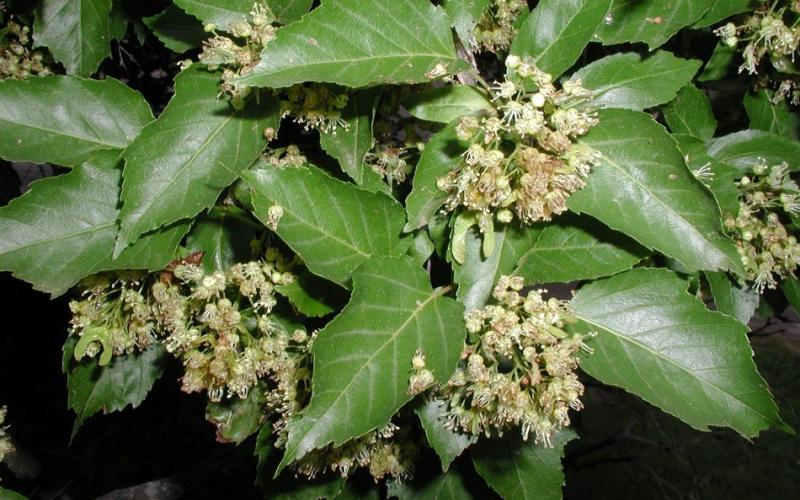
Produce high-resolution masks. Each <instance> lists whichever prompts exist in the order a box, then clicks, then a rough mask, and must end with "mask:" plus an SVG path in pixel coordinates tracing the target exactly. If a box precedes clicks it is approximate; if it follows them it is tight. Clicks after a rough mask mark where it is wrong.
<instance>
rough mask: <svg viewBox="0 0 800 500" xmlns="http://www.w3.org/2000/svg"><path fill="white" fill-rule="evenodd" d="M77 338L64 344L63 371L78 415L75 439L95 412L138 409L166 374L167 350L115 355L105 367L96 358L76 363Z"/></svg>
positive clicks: (155, 347) (156, 348) (156, 347)
mask: <svg viewBox="0 0 800 500" xmlns="http://www.w3.org/2000/svg"><path fill="white" fill-rule="evenodd" d="M76 343H77V339H76V338H75V337H70V338H69V339H68V340H67V342H66V343H65V344H64V356H63V359H62V369H63V372H64V373H65V374H66V375H67V404H68V405H69V407H70V408H71V409H72V410H73V411H74V412H75V413H76V417H75V424H74V426H73V428H72V437H75V434H77V432H78V429H79V428H80V426H81V425H83V423H84V422H85V421H86V419H87V418H89V417H91V416H92V415H94V414H95V413H98V412H100V411H102V412H103V413H111V412H114V411H122V410H124V409H125V407H127V406H128V405H130V406H131V407H132V408H136V407H137V406H139V405H140V404H142V401H144V399H145V398H146V397H147V393H149V392H150V389H152V387H153V384H154V383H155V381H156V380H158V378H159V377H160V376H161V374H162V373H164V368H165V366H166V361H167V358H168V355H167V351H166V349H164V347H163V346H162V345H161V344H154V345H153V346H151V347H150V348H148V349H147V350H145V351H143V352H141V353H136V354H128V355H125V356H114V357H113V359H112V361H111V363H109V364H108V365H106V366H104V367H100V366H98V365H97V359H96V358H94V359H88V360H87V359H84V360H83V361H81V362H77V361H75V360H74V358H73V355H72V354H73V351H74V349H75V344H76Z"/></svg>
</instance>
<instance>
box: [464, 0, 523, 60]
mask: <svg viewBox="0 0 800 500" xmlns="http://www.w3.org/2000/svg"><path fill="white" fill-rule="evenodd" d="M527 9H528V2H526V1H525V0H492V1H491V3H490V4H489V6H488V7H487V8H486V10H484V12H483V15H482V16H481V18H480V19H479V20H478V24H477V25H476V26H475V30H474V31H473V35H474V36H475V45H476V46H477V47H478V48H480V49H481V50H484V51H487V52H498V51H503V50H508V48H509V47H510V46H511V41H512V40H514V37H515V36H516V34H517V29H516V28H515V27H514V22H515V21H516V20H517V17H519V15H520V14H522V13H523V12H524V11H526V10H527Z"/></svg>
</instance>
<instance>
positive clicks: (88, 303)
mask: <svg viewBox="0 0 800 500" xmlns="http://www.w3.org/2000/svg"><path fill="white" fill-rule="evenodd" d="M146 278H147V276H146V274H144V273H139V272H135V271H131V272H121V273H101V274H97V275H94V276H90V277H89V278H87V279H85V280H83V281H82V282H81V288H83V292H82V294H81V295H82V297H81V299H80V300H72V301H70V303H69V308H70V311H71V312H72V319H71V320H70V332H71V333H72V334H73V335H76V336H77V337H79V340H78V343H77V344H76V346H75V358H76V359H78V360H80V359H81V358H83V357H84V356H86V357H90V358H92V357H94V356H97V355H98V354H99V355H100V358H99V363H100V365H105V364H107V363H108V362H109V361H110V360H111V357H112V355H122V354H127V353H132V352H134V351H136V350H144V349H146V348H147V347H149V346H150V345H151V344H152V343H153V341H154V340H155V323H154V321H155V320H154V318H153V314H152V311H151V309H150V304H149V302H148V298H147V297H146V294H147V291H146V283H145V282H146Z"/></svg>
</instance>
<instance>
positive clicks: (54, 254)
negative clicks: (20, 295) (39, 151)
mask: <svg viewBox="0 0 800 500" xmlns="http://www.w3.org/2000/svg"><path fill="white" fill-rule="evenodd" d="M118 154H119V152H118V151H106V152H103V153H97V158H95V159H93V160H92V161H89V162H87V163H85V164H84V165H82V166H79V167H76V168H75V169H74V170H72V171H71V172H69V173H67V174H64V175H60V176H58V177H49V178H46V179H42V180H39V181H37V182H34V183H33V184H32V185H31V189H30V191H28V192H27V193H25V194H24V195H23V196H21V197H19V198H17V199H15V200H14V201H12V202H11V203H10V204H8V205H7V206H5V207H3V208H0V233H2V234H3V238H1V239H0V270H4V271H11V272H12V273H14V276H16V277H18V278H20V279H22V280H25V281H27V282H29V283H32V284H33V287H34V288H35V289H37V290H41V291H43V292H49V293H51V294H53V295H54V296H55V295H60V294H62V293H64V292H65V291H67V289H68V288H70V287H71V286H72V285H74V284H75V283H77V282H78V281H79V280H80V279H81V278H83V277H84V276H87V275H89V274H94V273H97V272H100V271H104V270H111V269H142V268H144V269H150V270H157V269H161V268H163V267H164V266H165V265H166V264H167V263H169V261H170V260H171V259H172V255H173V254H174V253H175V248H176V247H177V246H178V244H179V243H180V240H181V238H182V237H183V235H184V234H186V231H187V230H188V229H189V227H188V225H187V224H181V225H178V226H174V227H171V228H168V229H166V230H164V231H161V232H158V233H154V234H152V235H147V236H146V237H144V238H142V239H141V240H140V241H139V242H138V243H137V244H136V245H134V246H132V247H131V248H129V249H128V250H126V251H125V252H123V253H122V255H120V256H119V259H117V260H112V259H111V253H112V249H113V247H114V238H115V237H116V233H117V224H116V221H117V217H118V216H119V210H118V209H117V205H118V203H119V182H120V178H121V174H120V170H119V169H118V168H116V167H115V165H116V163H117V155H118Z"/></svg>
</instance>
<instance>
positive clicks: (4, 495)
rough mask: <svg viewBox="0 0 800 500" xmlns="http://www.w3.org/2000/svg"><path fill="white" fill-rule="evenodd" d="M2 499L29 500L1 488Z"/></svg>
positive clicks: (19, 494)
mask: <svg viewBox="0 0 800 500" xmlns="http://www.w3.org/2000/svg"><path fill="white" fill-rule="evenodd" d="M0 498H2V499H3V500H28V497H26V496H25V495H23V494H21V493H17V492H16V491H11V490H9V489H8V488H3V487H2V486H0Z"/></svg>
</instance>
